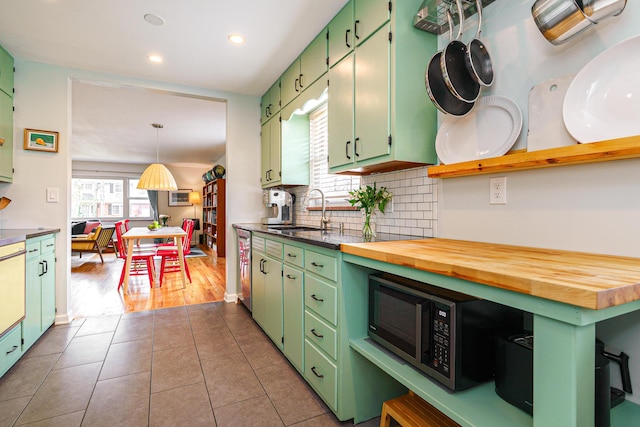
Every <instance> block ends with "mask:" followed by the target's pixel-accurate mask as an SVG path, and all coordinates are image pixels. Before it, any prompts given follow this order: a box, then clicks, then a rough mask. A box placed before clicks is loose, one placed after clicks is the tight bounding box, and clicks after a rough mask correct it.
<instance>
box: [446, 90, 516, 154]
mask: <svg viewBox="0 0 640 427" xmlns="http://www.w3.org/2000/svg"><path fill="white" fill-rule="evenodd" d="M521 130H522V112H521V111H520V108H518V105H517V104H516V103H515V102H514V101H513V100H512V99H510V98H506V97H504V96H485V97H483V98H480V100H478V102H477V103H476V106H475V108H474V109H473V110H472V111H471V112H470V113H469V114H467V115H466V116H464V117H453V116H448V117H447V118H446V119H445V121H444V123H443V124H442V126H440V129H439V130H438V135H437V136H436V152H437V153H438V157H439V158H440V161H441V162H442V163H444V164H451V163H459V162H466V161H469V160H478V159H486V158H488V157H498V156H502V155H503V154H505V153H506V152H507V151H509V149H510V148H511V147H512V146H513V144H515V142H516V140H517V139H518V135H520V131H521Z"/></svg>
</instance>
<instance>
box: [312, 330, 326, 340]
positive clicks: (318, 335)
mask: <svg viewBox="0 0 640 427" xmlns="http://www.w3.org/2000/svg"><path fill="white" fill-rule="evenodd" d="M311 333H312V334H313V335H315V336H316V337H318V338H324V335H322V334H319V333H317V332H316V330H315V328H314V329H312V330H311Z"/></svg>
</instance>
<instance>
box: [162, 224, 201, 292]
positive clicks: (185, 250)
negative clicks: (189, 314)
mask: <svg viewBox="0 0 640 427" xmlns="http://www.w3.org/2000/svg"><path fill="white" fill-rule="evenodd" d="M182 225H183V227H182V229H183V230H184V231H185V232H186V233H187V235H186V236H185V237H183V238H182V254H183V256H184V258H183V262H184V271H185V273H186V274H187V278H188V279H189V283H191V273H190V272H189V265H188V264H187V260H186V256H187V255H188V254H189V253H191V237H192V236H193V228H194V224H193V220H191V219H185V220H184V221H183V222H182ZM156 254H157V255H158V256H160V257H162V262H161V263H160V285H161V286H162V280H163V279H164V273H172V272H177V271H180V258H178V248H177V247H176V245H162V246H160V247H159V248H158V251H157V252H156Z"/></svg>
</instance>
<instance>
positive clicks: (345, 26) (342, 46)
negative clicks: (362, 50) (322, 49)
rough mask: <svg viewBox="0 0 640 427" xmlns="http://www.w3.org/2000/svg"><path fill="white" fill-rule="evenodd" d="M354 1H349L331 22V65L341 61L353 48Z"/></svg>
mask: <svg viewBox="0 0 640 427" xmlns="http://www.w3.org/2000/svg"><path fill="white" fill-rule="evenodd" d="M353 21H354V19H353V1H350V2H348V3H347V4H346V5H345V6H344V7H343V8H342V9H341V10H340V12H338V14H337V15H336V16H335V17H334V18H333V19H332V20H331V22H329V66H330V67H333V65H334V64H335V63H336V62H338V61H340V60H341V59H342V58H344V57H345V56H347V55H348V54H349V52H351V51H352V50H353V47H354V46H355V39H354V36H353Z"/></svg>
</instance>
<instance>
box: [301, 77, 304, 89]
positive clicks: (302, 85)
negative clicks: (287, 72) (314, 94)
mask: <svg viewBox="0 0 640 427" xmlns="http://www.w3.org/2000/svg"><path fill="white" fill-rule="evenodd" d="M303 75H304V74H300V89H302V88H303V87H304V83H302V76H303Z"/></svg>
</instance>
